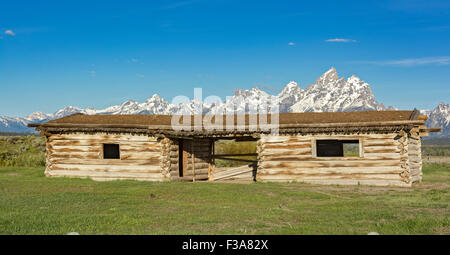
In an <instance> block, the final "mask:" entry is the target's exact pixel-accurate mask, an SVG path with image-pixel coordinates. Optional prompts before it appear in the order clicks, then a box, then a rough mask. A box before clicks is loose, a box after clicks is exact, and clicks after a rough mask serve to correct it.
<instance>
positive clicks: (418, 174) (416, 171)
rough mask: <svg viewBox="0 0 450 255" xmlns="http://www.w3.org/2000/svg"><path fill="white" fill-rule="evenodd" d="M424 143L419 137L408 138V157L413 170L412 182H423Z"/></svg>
mask: <svg viewBox="0 0 450 255" xmlns="http://www.w3.org/2000/svg"><path fill="white" fill-rule="evenodd" d="M421 147H422V142H421V138H420V136H418V135H411V136H409V138H408V157H409V167H410V169H411V180H412V181H413V182H420V181H422V148H421Z"/></svg>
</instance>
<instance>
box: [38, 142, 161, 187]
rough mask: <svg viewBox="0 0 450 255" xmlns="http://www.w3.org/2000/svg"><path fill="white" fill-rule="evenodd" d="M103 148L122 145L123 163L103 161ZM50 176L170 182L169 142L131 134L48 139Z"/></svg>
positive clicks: (48, 168) (120, 160)
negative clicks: (108, 145) (166, 152)
mask: <svg viewBox="0 0 450 255" xmlns="http://www.w3.org/2000/svg"><path fill="white" fill-rule="evenodd" d="M103 144H119V148H120V159H103ZM46 146H47V148H46V149H47V151H46V159H47V163H46V170H45V174H46V175H47V176H66V177H85V178H92V179H94V180H116V179H134V180H146V181H163V180H168V179H169V177H170V175H169V168H168V167H167V157H163V151H167V141H161V139H157V138H155V137H148V136H146V135H132V134H106V133H72V134H51V135H49V136H48V137H47V144H46Z"/></svg>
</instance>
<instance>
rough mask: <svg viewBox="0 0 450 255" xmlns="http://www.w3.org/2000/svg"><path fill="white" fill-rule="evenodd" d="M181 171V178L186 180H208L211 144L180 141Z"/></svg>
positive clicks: (205, 141)
mask: <svg viewBox="0 0 450 255" xmlns="http://www.w3.org/2000/svg"><path fill="white" fill-rule="evenodd" d="M179 144H180V147H179V150H180V154H179V171H180V177H183V179H186V180H207V179H208V177H209V164H210V154H211V142H210V141H209V140H206V139H202V140H187V139H186V140H180V142H179Z"/></svg>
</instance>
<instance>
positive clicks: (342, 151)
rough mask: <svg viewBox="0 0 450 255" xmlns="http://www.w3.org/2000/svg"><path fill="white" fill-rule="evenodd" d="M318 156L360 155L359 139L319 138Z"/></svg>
mask: <svg viewBox="0 0 450 255" xmlns="http://www.w3.org/2000/svg"><path fill="white" fill-rule="evenodd" d="M316 149H317V157H359V155H360V153H359V140H317V141H316Z"/></svg>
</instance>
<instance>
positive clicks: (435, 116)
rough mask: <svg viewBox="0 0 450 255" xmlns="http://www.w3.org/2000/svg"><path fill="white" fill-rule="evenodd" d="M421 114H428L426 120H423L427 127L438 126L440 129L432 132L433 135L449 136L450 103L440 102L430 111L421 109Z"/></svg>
mask: <svg viewBox="0 0 450 255" xmlns="http://www.w3.org/2000/svg"><path fill="white" fill-rule="evenodd" d="M421 112H422V114H426V115H427V116H428V120H427V121H425V124H426V125H427V127H440V128H442V131H441V132H439V133H434V134H433V136H435V137H449V136H450V104H445V103H444V102H441V103H440V104H439V105H438V106H436V108H434V110H432V111H427V110H424V111H421Z"/></svg>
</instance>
